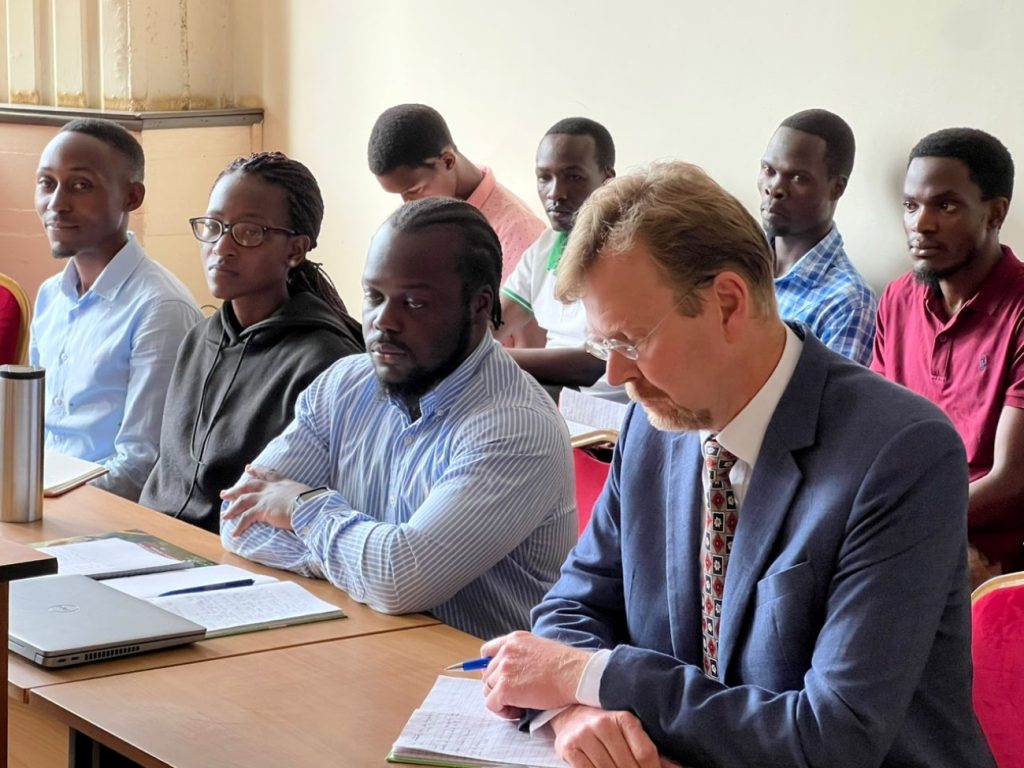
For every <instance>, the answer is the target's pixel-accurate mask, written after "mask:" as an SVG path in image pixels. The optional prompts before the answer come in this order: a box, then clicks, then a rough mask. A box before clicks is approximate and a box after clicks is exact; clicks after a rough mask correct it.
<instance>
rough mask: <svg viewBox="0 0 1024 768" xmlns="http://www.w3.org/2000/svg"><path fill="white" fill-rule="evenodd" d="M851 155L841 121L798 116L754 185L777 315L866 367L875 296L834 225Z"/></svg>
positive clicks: (780, 135) (814, 112) (810, 112)
mask: <svg viewBox="0 0 1024 768" xmlns="http://www.w3.org/2000/svg"><path fill="white" fill-rule="evenodd" d="M853 155H854V139H853V131H852V130H850V126H849V125H847V124H846V121H845V120H843V119H842V118H841V117H839V116H838V115H835V114H833V113H831V112H828V111H826V110H824V109H807V110H804V111H803V112H797V113H796V114H795V115H790V116H789V117H787V118H786V119H785V120H783V121H782V124H781V125H780V126H779V127H778V129H776V131H775V133H774V134H772V138H771V140H770V141H769V142H768V147H767V148H766V149H765V151H764V156H763V157H762V158H761V170H760V172H759V173H758V176H757V186H758V190H759V191H760V192H761V220H762V223H763V225H764V229H765V232H766V233H767V235H768V239H769V240H770V241H771V244H772V247H773V248H774V250H775V296H776V298H777V300H778V302H779V314H780V315H781V316H782V318H783V320H792V321H796V322H800V323H803V324H804V325H806V326H807V327H808V328H810V329H811V333H813V334H814V335H815V336H817V337H818V338H819V339H820V340H821V341H822V342H823V343H824V344H825V346H826V347H828V348H829V349H832V350H833V351H835V352H838V353H839V354H841V355H845V356H846V357H848V358H850V359H851V360H856V361H857V362H858V363H860V364H862V365H867V364H868V361H870V360H871V342H872V339H873V338H874V334H875V309H876V302H875V294H874V291H872V290H871V288H870V287H869V286H868V284H867V282H865V280H864V278H863V277H861V274H860V272H858V271H857V268H856V267H855V266H853V263H852V262H851V261H850V259H849V257H847V255H846V250H845V249H844V247H843V238H842V235H840V234H839V228H838V227H837V226H836V224H835V222H834V221H833V217H834V216H835V211H836V205H837V204H838V203H839V198H841V197H842V196H843V192H845V191H846V185H847V182H848V181H849V179H850V174H851V173H852V172H853Z"/></svg>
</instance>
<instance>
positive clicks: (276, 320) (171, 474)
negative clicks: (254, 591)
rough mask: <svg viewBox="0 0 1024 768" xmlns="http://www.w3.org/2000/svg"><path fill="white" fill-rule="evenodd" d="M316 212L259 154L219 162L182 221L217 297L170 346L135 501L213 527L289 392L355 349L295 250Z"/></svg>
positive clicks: (302, 245)
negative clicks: (155, 436)
mask: <svg viewBox="0 0 1024 768" xmlns="http://www.w3.org/2000/svg"><path fill="white" fill-rule="evenodd" d="M323 212H324V205H323V198H322V197H321V194H320V188H319V186H318V185H317V182H316V179H315V178H314V177H313V174H312V173H310V171H309V169H308V168H306V166H304V165H303V164H302V163H300V162H298V161H296V160H292V159H290V158H288V157H286V156H285V155H283V154H281V153H280V152H261V153H258V154H255V155H251V156H249V157H241V158H238V159H237V160H235V161H234V162H232V163H231V164H230V165H228V167H227V168H225V169H224V170H223V171H222V172H221V174H220V175H219V176H218V177H217V180H216V182H215V183H214V185H213V189H212V191H211V192H210V202H209V207H208V209H207V211H206V214H205V215H203V216H199V217H196V218H193V219H191V220H190V223H191V225H192V232H193V234H194V235H195V236H196V239H197V240H199V241H200V242H201V244H202V245H201V248H200V257H201V259H202V264H203V269H204V271H205V274H206V281H207V284H208V285H209V287H210V292H211V293H212V294H213V295H214V296H215V297H216V298H218V299H221V300H222V301H223V302H224V303H223V304H222V305H221V308H220V309H219V310H217V311H216V312H215V313H214V314H213V315H212V316H211V317H209V318H207V319H206V320H205V321H203V322H201V323H199V325H197V326H196V327H195V328H193V329H192V330H191V331H190V332H189V334H188V335H187V336H186V337H185V339H184V341H183V342H182V344H181V347H180V348H179V349H178V357H177V361H176V363H175V366H174V374H173V375H172V377H171V385H170V389H169V391H168V395H167V402H166V405H165V407H164V426H163V432H162V434H161V436H160V457H159V459H158V460H157V463H156V466H155V467H154V468H153V472H152V474H151V475H150V477H149V480H148V481H147V482H146V485H145V487H144V488H143V491H142V498H141V499H140V501H141V503H142V504H144V505H146V506H148V507H151V508H153V509H156V510H159V511H161V512H165V513H167V514H170V515H174V516H175V517H180V518H181V519H183V520H186V521H188V522H190V523H193V524H194V525H198V526H201V527H203V528H206V529H207V530H210V531H213V532H217V531H218V530H219V528H220V506H221V500H220V491H221V490H222V489H223V488H228V487H230V486H231V484H232V483H234V482H235V480H236V479H237V478H238V476H239V475H241V474H242V470H243V469H244V467H245V464H246V462H248V461H249V460H251V459H252V458H253V457H255V456H256V455H257V454H258V453H259V452H260V451H261V450H262V449H263V447H264V446H265V445H266V444H267V443H268V442H270V440H271V439H272V438H274V437H276V436H277V434H278V433H280V432H281V431H283V430H284V428H285V427H286V426H287V425H288V423H289V422H290V421H291V419H292V414H293V410H294V406H295V400H296V398H297V397H298V395H299V393H300V392H301V391H302V390H303V389H305V388H306V387H307V386H308V385H309V384H310V383H311V382H312V381H313V379H315V378H316V377H317V375H319V374H320V373H321V372H322V371H323V370H325V369H326V368H328V367H329V366H330V365H331V364H332V363H333V362H334V361H336V360H338V359H339V358H341V357H344V356H345V355H350V354H353V353H357V352H362V351H364V346H363V337H362V332H361V328H360V324H359V323H358V322H357V321H355V320H354V319H352V317H350V316H349V314H348V312H347V311H346V309H345V305H344V303H343V302H342V300H341V298H340V297H339V296H338V293H337V291H336V290H335V289H334V286H333V284H332V283H331V281H330V280H329V279H328V278H327V276H326V275H325V274H324V272H323V270H321V269H320V265H319V264H316V263H314V262H311V261H309V260H308V258H307V255H308V253H309V251H311V250H312V249H313V248H315V247H316V243H317V236H318V235H319V234H320V223H321V221H322V219H323Z"/></svg>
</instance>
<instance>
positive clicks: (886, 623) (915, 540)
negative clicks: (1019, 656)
mask: <svg viewBox="0 0 1024 768" xmlns="http://www.w3.org/2000/svg"><path fill="white" fill-rule="evenodd" d="M772 261H773V259H772V254H771V251H770V249H769V247H768V244H767V243H766V242H765V239H764V236H763V234H762V233H761V231H760V230H759V228H758V225H757V222H756V221H755V220H754V219H753V217H751V216H750V214H749V213H747V211H746V210H744V209H743V207H742V206H741V205H740V204H739V203H738V202H737V201H736V200H735V198H733V197H732V196H731V195H729V194H728V193H727V192H725V191H724V190H722V188H721V187H719V186H718V185H717V184H715V182H714V181H712V180H711V179H710V178H709V177H708V176H707V175H706V174H704V172H703V171H701V170H700V169H698V168H696V167H695V166H692V165H688V164H686V163H662V164H656V165H654V166H651V167H650V168H648V169H645V170H642V171H639V172H637V173H634V174H631V175H629V176H624V177H620V178H618V179H614V180H612V181H610V182H609V183H608V184H607V185H605V186H604V187H602V188H601V189H600V190H598V191H597V192H595V193H594V194H593V195H592V196H591V198H590V200H589V201H588V202H587V204H586V205H585V207H584V208H583V209H581V211H580V213H579V218H578V220H577V223H576V226H575V228H574V230H573V234H572V237H571V239H570V241H569V243H568V245H567V248H566V251H565V254H564V256H563V261H562V264H561V266H560V267H559V277H558V288H557V290H558V292H559V295H560V296H561V297H563V298H574V297H579V298H582V300H583V302H584V304H585V305H586V309H587V316H588V319H589V322H590V325H591V330H592V331H593V333H594V334H595V335H594V337H593V338H592V339H591V340H590V341H589V342H588V347H589V349H591V350H592V351H593V352H594V353H595V354H597V355H599V356H602V357H605V358H607V360H608V378H609V380H610V381H611V382H612V383H624V384H625V385H626V388H627V391H628V392H629V393H630V397H631V398H632V399H633V400H634V401H636V404H635V405H633V406H631V408H630V411H629V414H628V416H627V419H626V423H625V425H624V428H623V430H622V433H621V435H620V438H619V443H618V445H617V447H616V450H615V457H614V461H613V464H612V470H611V474H610V477H609V480H608V484H607V486H606V487H605V490H604V493H603V494H602V496H601V498H600V500H599V501H598V504H597V506H596V509H595V510H594V515H593V519H592V522H591V524H590V526H589V528H588V529H587V531H586V532H585V533H584V534H583V536H582V538H581V539H580V541H579V543H578V544H577V546H576V548H575V549H574V550H573V551H572V553H571V554H570V555H569V558H568V560H567V561H566V563H565V565H564V566H563V568H562V576H561V579H560V580H559V581H558V582H557V583H556V584H555V586H554V587H553V588H552V590H551V591H550V592H549V593H548V595H547V596H546V597H545V598H544V600H543V601H542V602H541V604H540V605H539V606H537V607H536V608H535V609H534V612H533V633H532V634H530V633H525V632H519V633H513V634H511V635H506V636H504V637H501V638H497V639H496V640H492V641H490V642H489V643H486V644H485V645H484V647H483V649H482V653H483V654H484V655H488V656H492V657H493V660H492V661H491V663H490V666H489V667H488V669H487V671H486V673H485V675H484V688H485V692H486V696H487V705H488V707H490V708H491V709H492V710H494V711H496V712H499V713H502V714H504V715H506V716H517V715H519V714H521V713H522V710H524V709H539V710H546V711H545V712H544V713H543V714H542V715H541V716H540V717H539V718H534V719H533V724H534V725H536V724H537V723H538V722H539V721H540V720H541V719H550V722H551V725H552V727H553V728H554V730H555V733H556V748H557V750H558V751H559V754H561V755H562V757H563V758H564V759H565V760H566V761H567V762H568V763H569V764H570V765H573V766H576V765H581V766H594V768H600V767H601V766H611V765H615V766H632V765H637V766H657V765H659V763H661V764H664V763H665V762H666V761H667V760H672V761H680V762H683V763H686V764H689V765H698V766H759V767H760V766H829V768H842V767H843V766H850V768H867V767H868V766H901V768H907V767H909V766H930V767H931V768H936V766H950V767H952V766H958V767H959V766H992V765H994V763H993V761H992V757H991V755H990V753H989V750H988V746H987V744H986V743H985V739H984V736H983V734H982V732H981V730H980V728H979V726H978V723H977V720H976V718H975V716H974V711H973V709H972V705H971V648H970V620H971V618H970V597H969V592H968V580H967V570H966V553H967V512H966V510H967V487H968V485H967V483H968V479H967V465H966V461H965V457H964V449H963V447H962V444H961V442H960V439H959V437H958V436H957V433H956V432H955V430H954V429H953V428H952V426H951V425H950V423H949V421H948V420H947V419H946V417H945V416H944V415H943V414H942V413H941V411H939V409H937V408H936V407H934V406H933V405H931V404H930V403H928V402H927V401H925V400H924V399H922V398H920V397H918V396H916V395H914V394H912V393H910V392H909V391H907V390H905V389H902V388H900V387H896V386H893V385H892V384H890V383H889V382H886V381H884V380H883V379H882V378H881V377H878V376H875V375H873V374H872V373H871V372H870V371H868V370H867V369H865V368H862V367H861V366H859V365H856V364H854V363H851V362H849V361H847V360H846V359H844V358H842V357H840V356H839V355H837V354H835V353H833V352H830V351H829V350H827V349H826V348H825V347H824V346H823V345H822V344H821V343H820V342H819V341H817V339H815V338H814V336H813V335H811V334H809V333H807V332H806V331H805V330H804V329H803V328H802V327H799V326H793V327H790V326H787V325H786V324H784V323H783V322H782V321H781V320H780V319H779V316H778V311H777V309H776V305H775V299H774V295H773V285H772V275H773V269H772V267H773V263H772ZM558 708H564V709H558Z"/></svg>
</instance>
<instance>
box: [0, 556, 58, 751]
mask: <svg viewBox="0 0 1024 768" xmlns="http://www.w3.org/2000/svg"><path fill="white" fill-rule="evenodd" d="M56 572H57V561H56V559H55V558H54V557H52V556H51V555H47V554H45V553H44V552H39V551H37V550H34V549H31V548H29V547H24V546H22V545H21V544H15V543H13V542H10V541H0V633H2V634H0V637H7V628H8V612H9V610H10V589H9V584H10V582H12V581H14V580H16V579H28V578H31V577H33V576H45V575H47V574H50V573H56ZM0 673H2V674H3V675H4V677H6V676H7V656H6V655H2V656H0ZM7 719H8V705H7V697H6V696H0V768H7V741H8V739H7Z"/></svg>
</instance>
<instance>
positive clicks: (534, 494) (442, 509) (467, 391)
mask: <svg viewBox="0 0 1024 768" xmlns="http://www.w3.org/2000/svg"><path fill="white" fill-rule="evenodd" d="M500 278H501V246H500V245H499V243H498V238H497V236H496V235H495V233H494V230H493V229H491V227H490V225H489V224H488V223H487V221H486V219H485V218H484V217H483V215H482V214H481V213H480V212H479V211H477V210H476V209H475V208H473V206H471V205H469V204H467V203H464V202H462V201H459V200H453V199H450V198H430V199H427V200H419V201H416V202H412V203H407V204H406V205H404V206H402V207H401V208H399V209H398V210H397V211H396V212H395V213H394V214H392V215H391V217H390V218H388V220H387V221H386V222H385V223H384V225H383V226H382V227H381V228H380V229H379V230H378V231H377V234H376V235H375V236H374V238H373V241H372V242H371V245H370V252H369V255H368V257H367V261H366V266H365V268H364V270H363V278H362V283H363V333H364V335H365V337H366V342H367V351H368V354H367V355H365V356H362V355H358V356H357V355H353V356H351V357H348V358H346V359H344V360H340V361H338V362H337V363H336V364H335V365H333V366H332V367H331V368H330V369H328V370H327V371H326V372H325V373H324V374H322V375H321V376H320V377H319V378H317V380H316V381H314V382H313V384H312V385H311V386H310V387H309V389H307V390H306V391H305V392H303V393H302V395H300V397H299V400H298V403H297V405H296V407H295V420H294V421H293V422H292V423H291V425H289V427H288V428H287V429H286V430H285V431H284V433H283V434H282V435H281V436H280V437H278V438H277V439H276V440H274V441H273V442H271V443H270V445H268V446H267V448H266V449H265V450H264V451H263V452H262V453H261V454H260V455H259V456H258V457H257V458H256V459H255V460H254V461H253V463H252V465H251V466H249V467H247V468H246V472H245V474H244V475H243V476H242V478H241V479H240V480H239V481H238V483H236V484H235V485H234V486H233V487H232V488H230V489H229V490H228V491H226V492H225V493H224V499H225V500H226V502H227V504H226V505H225V509H224V511H223V513H222V522H221V541H222V542H223V544H224V546H225V547H226V548H228V549H230V550H231V551H233V552H237V553H238V554H240V555H243V556H244V557H248V558H250V559H252V560H257V561H259V562H261V563H264V564H267V565H272V566H274V567H277V568H286V569H288V570H293V571H296V572H298V573H301V574H303V575H306V576H316V577H320V578H325V579H329V580H330V581H331V582H332V583H333V584H335V585H336V586H338V587H339V588H341V589H344V590H345V591H346V592H348V593H349V594H350V595H351V596H352V597H353V598H354V599H356V600H358V601H360V602H363V603H366V604H367V605H369V606H370V607H371V608H375V609H376V610H379V611H383V612H385V613H410V612H416V611H429V612H430V613H432V614H433V615H435V616H437V618H439V619H441V620H442V621H444V622H446V623H448V624H450V625H452V626H454V627H457V628H459V629H462V630H464V631H466V632H470V633H472V634H475V635H478V636H481V637H485V636H490V635H493V634H494V633H496V632H501V631H508V630H510V629H512V628H516V627H523V628H525V627H527V626H529V611H530V609H531V608H532V607H533V606H534V605H535V604H536V603H537V602H538V601H539V600H540V599H541V597H543V595H544V593H545V592H547V590H548V588H549V587H550V586H551V584H552V583H553V582H554V580H555V579H556V578H557V577H558V570H559V567H560V566H561V564H562V561H563V559H564V558H565V555H566V553H567V552H568V551H569V548H570V547H571V546H572V543H573V542H574V541H575V539H576V519H575V518H576V515H575V504H574V500H573V485H572V463H571V459H570V453H569V441H568V435H567V433H566V429H565V424H564V422H563V421H562V420H561V418H560V417H559V415H558V412H557V411H556V410H555V406H554V403H552V402H551V399H550V398H549V397H548V396H547V395H546V394H545V393H544V391H543V390H542V389H541V387H540V386H539V385H538V384H537V383H536V382H535V381H534V380H533V379H532V378H530V377H529V376H528V375H527V374H525V373H524V372H523V371H522V370H521V369H520V368H519V366H517V365H516V363H515V362H514V361H513V360H512V359H511V358H510V357H509V355H508V353H507V352H506V351H505V350H504V349H503V348H502V347H501V345H500V344H499V343H498V342H497V341H495V340H494V338H493V336H492V335H491V329H492V328H493V327H497V326H498V325H499V324H500V322H501V308H500V303H499V301H498V285H499V281H500Z"/></svg>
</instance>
